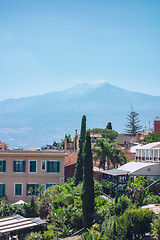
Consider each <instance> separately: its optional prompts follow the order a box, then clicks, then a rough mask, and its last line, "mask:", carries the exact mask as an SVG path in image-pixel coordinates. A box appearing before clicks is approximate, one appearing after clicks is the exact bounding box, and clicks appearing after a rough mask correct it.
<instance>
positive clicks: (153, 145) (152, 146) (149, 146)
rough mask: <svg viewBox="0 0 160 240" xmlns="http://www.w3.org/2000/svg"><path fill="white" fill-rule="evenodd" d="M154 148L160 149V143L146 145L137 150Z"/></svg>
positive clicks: (138, 147)
mask: <svg viewBox="0 0 160 240" xmlns="http://www.w3.org/2000/svg"><path fill="white" fill-rule="evenodd" d="M152 148H160V142H153V143H148V144H145V145H143V146H137V148H136V149H152Z"/></svg>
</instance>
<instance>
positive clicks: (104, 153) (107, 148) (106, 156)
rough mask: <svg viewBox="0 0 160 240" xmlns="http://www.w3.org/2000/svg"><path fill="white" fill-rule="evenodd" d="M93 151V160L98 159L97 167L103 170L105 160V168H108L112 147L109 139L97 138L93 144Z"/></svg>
mask: <svg viewBox="0 0 160 240" xmlns="http://www.w3.org/2000/svg"><path fill="white" fill-rule="evenodd" d="M93 152H94V153H95V154H96V155H94V159H95V160H99V161H100V162H99V167H102V168H103V170H105V164H106V162H107V168H108V169H109V166H110V160H111V158H112V149H111V144H110V142H109V139H105V138H97V140H96V143H95V145H94V146H93Z"/></svg>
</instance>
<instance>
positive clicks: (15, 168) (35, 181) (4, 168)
mask: <svg viewBox="0 0 160 240" xmlns="http://www.w3.org/2000/svg"><path fill="white" fill-rule="evenodd" d="M65 156H67V154H66V153H65V152H64V151H16V150H13V151H0V197H4V196H5V197H6V199H7V202H8V203H14V202H17V201H19V200H23V201H25V202H29V201H30V198H31V196H30V193H29V192H30V191H29V189H30V190H31V188H32V195H33V196H34V197H35V198H36V196H37V195H38V189H39V186H40V185H41V186H42V190H45V189H46V188H47V187H49V186H50V185H53V184H61V183H63V182H64V162H65Z"/></svg>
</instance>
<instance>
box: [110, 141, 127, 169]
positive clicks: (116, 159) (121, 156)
mask: <svg viewBox="0 0 160 240" xmlns="http://www.w3.org/2000/svg"><path fill="white" fill-rule="evenodd" d="M111 152H112V154H111V162H112V164H113V166H114V168H117V167H118V166H119V165H122V164H125V163H126V162H127V159H126V156H125V153H124V152H123V151H122V150H121V147H120V146H119V145H118V144H117V143H112V144H111Z"/></svg>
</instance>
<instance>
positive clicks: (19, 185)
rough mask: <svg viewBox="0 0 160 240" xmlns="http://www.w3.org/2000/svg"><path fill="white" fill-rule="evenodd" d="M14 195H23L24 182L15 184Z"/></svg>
mask: <svg viewBox="0 0 160 240" xmlns="http://www.w3.org/2000/svg"><path fill="white" fill-rule="evenodd" d="M14 195H15V196H22V183H15V185H14Z"/></svg>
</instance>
